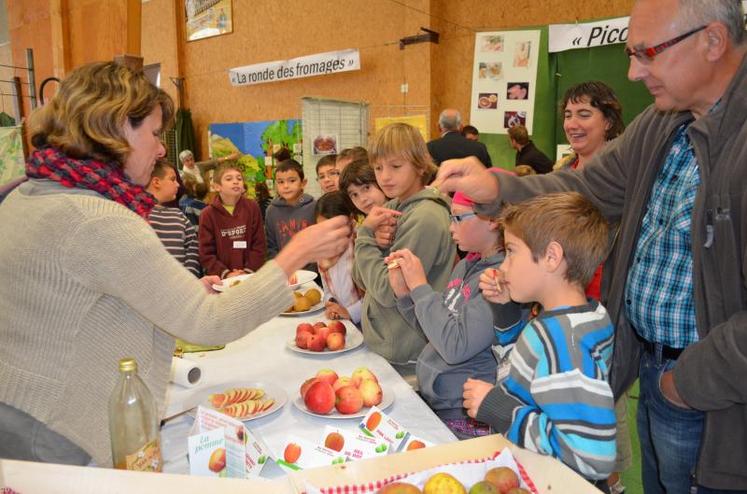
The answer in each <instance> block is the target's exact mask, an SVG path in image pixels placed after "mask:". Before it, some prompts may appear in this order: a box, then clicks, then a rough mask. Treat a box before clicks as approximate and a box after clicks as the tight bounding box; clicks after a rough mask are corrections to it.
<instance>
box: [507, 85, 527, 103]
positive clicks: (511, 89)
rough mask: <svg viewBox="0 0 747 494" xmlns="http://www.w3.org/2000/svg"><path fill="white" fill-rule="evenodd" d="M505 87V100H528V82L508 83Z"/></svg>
mask: <svg viewBox="0 0 747 494" xmlns="http://www.w3.org/2000/svg"><path fill="white" fill-rule="evenodd" d="M506 87H507V88H508V89H507V90H506V98H507V99H518V100H526V99H529V83H528V82H509V83H508V84H507V85H506Z"/></svg>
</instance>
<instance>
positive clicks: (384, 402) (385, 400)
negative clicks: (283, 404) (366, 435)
mask: <svg viewBox="0 0 747 494" xmlns="http://www.w3.org/2000/svg"><path fill="white" fill-rule="evenodd" d="M392 403H394V393H392V392H391V391H390V392H388V393H384V396H382V398H381V403H379V404H378V405H376V406H378V407H379V408H380V409H381V410H386V409H387V408H389V407H390V406H392ZM293 404H294V405H295V406H296V408H298V409H299V410H301V411H302V412H303V413H307V414H309V415H313V416H315V417H321V418H323V419H335V420H341V419H357V418H363V417H365V416H366V414H367V413H368V411H369V410H370V409H371V408H370V407H363V408H361V409H360V411H359V412H358V413H351V414H349V415H343V414H341V413H340V412H338V411H337V409H336V408H333V409H332V412H330V413H328V414H327V415H322V414H320V413H314V412H312V411H311V410H309V409H308V408H306V404H305V403H304V402H303V398H301V397H300V396H298V397H296V399H295V400H293Z"/></svg>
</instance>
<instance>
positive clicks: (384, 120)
mask: <svg viewBox="0 0 747 494" xmlns="http://www.w3.org/2000/svg"><path fill="white" fill-rule="evenodd" d="M395 122H402V123H406V124H409V125H412V126H413V127H415V128H416V129H418V131H420V135H422V136H423V140H425V141H426V142H428V141H429V140H430V135H429V134H428V121H427V120H426V118H425V115H407V116H405V117H379V118H377V119H376V120H375V121H374V124H375V126H376V132H378V131H380V130H381V129H383V128H384V127H386V126H387V125H389V124H390V123H395Z"/></svg>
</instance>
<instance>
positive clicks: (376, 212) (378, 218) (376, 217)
mask: <svg viewBox="0 0 747 494" xmlns="http://www.w3.org/2000/svg"><path fill="white" fill-rule="evenodd" d="M399 216H402V213H401V212H400V211H396V210H394V209H387V208H384V207H381V206H374V208H373V209H372V210H371V212H370V213H368V216H366V219H365V220H363V225H362V226H365V227H366V228H370V229H371V230H373V231H376V229H377V228H379V225H384V224H386V225H391V224H392V220H394V224H395V225H396V224H397V217H399Z"/></svg>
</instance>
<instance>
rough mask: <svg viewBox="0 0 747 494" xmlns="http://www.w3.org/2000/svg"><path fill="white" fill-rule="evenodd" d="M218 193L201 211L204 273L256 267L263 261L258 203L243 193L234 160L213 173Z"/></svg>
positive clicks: (229, 273) (225, 273)
mask: <svg viewBox="0 0 747 494" xmlns="http://www.w3.org/2000/svg"><path fill="white" fill-rule="evenodd" d="M213 190H215V191H216V192H217V193H218V195H217V196H216V198H215V200H214V201H213V202H212V204H210V205H209V206H207V207H206V208H205V209H203V210H202V213H200V230H199V241H200V263H201V264H202V267H203V268H204V269H205V274H208V275H211V274H216V275H219V276H220V277H221V278H228V277H231V276H237V275H240V274H245V273H251V272H253V271H256V270H257V269H259V268H260V266H262V264H264V262H265V251H266V249H267V246H266V242H265V231H264V225H263V224H262V215H261V213H260V210H259V206H257V203H256V202H254V201H252V200H250V199H247V198H246V197H244V178H243V176H242V174H241V170H240V169H239V168H238V167H237V166H236V165H235V164H234V163H225V164H223V165H221V166H220V167H219V168H218V169H217V170H216V171H215V173H214V174H213Z"/></svg>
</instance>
